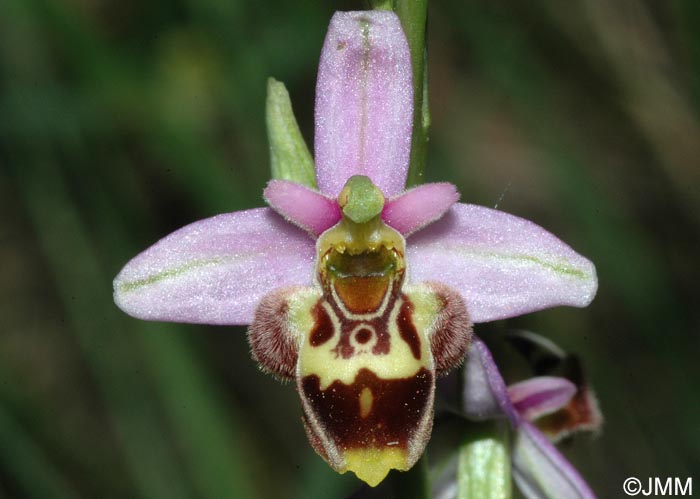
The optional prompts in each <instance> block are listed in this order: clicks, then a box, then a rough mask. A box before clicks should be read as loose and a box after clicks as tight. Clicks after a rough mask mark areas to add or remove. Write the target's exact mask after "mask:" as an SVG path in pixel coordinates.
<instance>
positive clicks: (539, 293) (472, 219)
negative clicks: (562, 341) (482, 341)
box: [407, 203, 598, 323]
mask: <svg viewBox="0 0 700 499" xmlns="http://www.w3.org/2000/svg"><path fill="white" fill-rule="evenodd" d="M407 246H408V250H407V255H408V263H409V265H410V267H409V270H410V272H411V274H410V275H411V278H412V280H413V281H416V282H421V281H427V280H430V281H439V282H442V283H444V284H447V285H448V286H450V287H452V288H454V289H455V290H457V291H459V292H460V293H461V294H462V296H463V298H464V301H465V303H466V304H467V309H468V311H469V314H470V315H471V318H472V320H473V321H474V322H475V323H477V322H487V321H493V320H497V319H504V318H507V317H513V316H516V315H521V314H525V313H528V312H534V311H536V310H541V309H544V308H548V307H553V306H557V305H571V306H575V307H584V306H586V305H588V304H589V303H590V301H591V300H592V299H593V296H595V293H596V290H597V287H598V280H597V277H596V273H595V267H594V266H593V264H592V263H591V262H590V261H589V260H587V259H586V258H584V257H582V256H581V255H579V254H578V253H576V252H575V251H574V250H572V249H571V248H570V247H569V246H567V245H566V244H565V243H563V242H562V241H560V240H559V239H557V238H556V237H554V236H553V235H552V234H550V233H549V232H547V231H546V230H544V229H543V228H542V227H540V226H538V225H536V224H534V223H532V222H529V221H527V220H524V219H522V218H519V217H516V216H513V215H509V214H507V213H504V212H502V211H497V210H492V209H489V208H484V207H482V206H475V205H467V204H461V203H457V204H455V205H454V206H453V207H452V208H451V209H450V211H449V212H448V213H447V214H445V216H444V217H442V218H441V219H440V220H438V221H437V222H435V223H434V224H431V225H430V226H428V227H426V228H425V229H424V230H422V231H420V232H418V233H417V234H414V235H413V236H411V237H410V238H409V239H408V241H407Z"/></svg>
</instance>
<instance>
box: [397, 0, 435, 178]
mask: <svg viewBox="0 0 700 499" xmlns="http://www.w3.org/2000/svg"><path fill="white" fill-rule="evenodd" d="M393 8H394V12H396V14H397V15H398V16H399V19H401V26H402V27H403V30H404V33H405V34H406V39H407V40H408V47H409V49H410V51H411V64H412V66H413V136H412V138H411V162H410V164H409V169H408V179H407V181H406V187H412V186H415V185H418V184H421V183H422V182H423V180H424V175H425V158H426V153H427V149H428V132H429V130H430V111H429V108H428V70H427V52H426V47H425V30H426V21H427V18H428V0H395V1H394V2H393Z"/></svg>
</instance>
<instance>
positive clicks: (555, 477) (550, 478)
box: [512, 421, 595, 499]
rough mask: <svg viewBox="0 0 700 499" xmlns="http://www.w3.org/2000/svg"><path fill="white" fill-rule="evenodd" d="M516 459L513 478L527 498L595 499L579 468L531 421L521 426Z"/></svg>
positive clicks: (515, 446) (514, 454) (517, 438)
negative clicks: (577, 469)
mask: <svg viewBox="0 0 700 499" xmlns="http://www.w3.org/2000/svg"><path fill="white" fill-rule="evenodd" d="M512 459H513V479H514V480H515V483H516V484H517V485H518V488H519V489H520V492H522V493H523V495H524V496H525V497H526V498H527V499H548V498H551V497H556V498H557V499H595V494H593V491H592V490H591V489H590V487H589V486H588V484H587V483H586V482H585V481H584V480H583V478H581V475H579V473H578V471H576V469H575V468H574V467H573V466H572V465H571V463H569V461H567V460H566V458H565V457H564V456H562V455H561V454H560V453H559V451H558V450H557V449H556V448H555V447H554V446H553V445H552V444H551V443H550V442H549V440H547V438H546V437H545V436H544V435H543V434H542V433H540V431H539V430H538V429H537V428H535V427H534V426H532V425H531V424H530V423H528V422H525V421H523V423H522V426H520V428H518V432H517V435H516V438H515V442H514V445H513V455H512Z"/></svg>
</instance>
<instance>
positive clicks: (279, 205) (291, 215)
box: [263, 180, 340, 236]
mask: <svg viewBox="0 0 700 499" xmlns="http://www.w3.org/2000/svg"><path fill="white" fill-rule="evenodd" d="M263 197H264V198H265V201H267V204H269V205H270V206H271V207H272V209H273V210H275V211H276V212H277V213H279V214H280V215H282V216H283V217H284V218H286V219H287V220H288V221H290V222H292V223H293V224H295V225H298V226H299V227H301V228H302V229H304V230H305V231H307V232H310V233H311V234H312V235H314V236H320V235H321V234H322V233H323V232H325V231H326V230H328V229H330V228H331V227H333V226H334V225H335V224H337V223H338V222H339V221H340V208H339V207H338V203H337V202H336V201H335V200H333V199H330V198H328V197H326V196H324V195H323V194H321V193H319V192H316V191H314V190H312V189H309V188H308V187H306V186H303V185H301V184H297V183H295V182H290V181H288V180H271V181H270V183H269V184H267V188H266V189H265V191H264V193H263Z"/></svg>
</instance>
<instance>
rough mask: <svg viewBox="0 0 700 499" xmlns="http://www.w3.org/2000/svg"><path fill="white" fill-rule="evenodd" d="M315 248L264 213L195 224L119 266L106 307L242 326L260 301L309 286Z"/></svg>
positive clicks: (157, 316) (242, 213)
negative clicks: (275, 292)
mask: <svg viewBox="0 0 700 499" xmlns="http://www.w3.org/2000/svg"><path fill="white" fill-rule="evenodd" d="M314 259H315V245H314V242H313V241H312V240H311V238H309V237H308V235H306V234H304V233H303V232H302V231H300V230H299V229H297V228H296V227H294V226H292V225H290V224H288V223H287V222H285V221H284V220H283V219H282V218H281V217H279V216H278V215H277V214H276V213H274V212H273V211H272V210H271V209H269V208H258V209H254V210H247V211H239V212H235V213H227V214H223V215H217V216H215V217H212V218H207V219H205V220H200V221H199V222H195V223H193V224H190V225H188V226H186V227H183V228H182V229H180V230H177V231H175V232H173V233H172V234H170V235H169V236H167V237H165V238H164V239H161V240H160V241H158V242H157V243H156V244H154V245H153V246H151V247H150V248H148V249H147V250H146V251H144V252H143V253H141V254H139V255H137V256H136V257H135V258H134V259H133V260H131V261H130V262H129V263H127V264H126V266H125V267H124V268H123V269H122V271H121V272H120V273H119V275H118V276H117V277H116V279H115V280H114V301H115V302H116V303H117V305H118V306H119V308H121V309H122V310H124V311H125V312H126V313H128V314H129V315H132V316H134V317H138V318H140V319H148V320H160V321H175V322H195V323H208V324H249V323H250V322H251V321H252V319H253V313H254V312H255V308H256V306H257V304H258V302H259V301H260V299H261V298H262V297H263V296H264V295H265V294H267V293H269V292H270V291H272V290H274V289H277V288H281V287H283V286H292V285H311V283H312V280H313V268H314Z"/></svg>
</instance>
